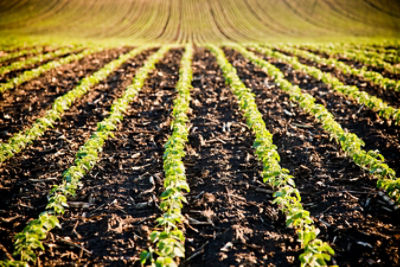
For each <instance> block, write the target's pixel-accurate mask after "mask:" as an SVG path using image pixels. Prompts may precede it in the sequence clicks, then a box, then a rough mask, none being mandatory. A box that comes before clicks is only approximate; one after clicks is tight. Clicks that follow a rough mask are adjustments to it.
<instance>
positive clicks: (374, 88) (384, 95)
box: [280, 51, 400, 108]
mask: <svg viewBox="0 0 400 267" xmlns="http://www.w3.org/2000/svg"><path fill="white" fill-rule="evenodd" d="M280 52H282V53H283V51H280ZM284 54H287V55H289V56H293V55H292V54H290V53H284ZM298 59H299V61H300V62H301V63H302V64H305V65H309V66H314V67H316V68H319V69H320V70H322V71H324V72H330V73H332V74H333V75H334V76H336V77H337V78H338V79H339V80H340V81H341V82H343V83H344V84H347V85H355V86H357V87H358V89H360V90H362V91H365V92H367V93H368V94H370V95H374V96H376V97H379V98H381V99H383V100H384V101H385V102H387V103H388V104H389V105H391V106H393V107H396V108H400V92H396V91H394V90H384V89H383V88H381V87H380V86H379V85H376V84H374V83H372V82H370V81H367V80H365V79H363V78H360V77H358V76H354V75H347V74H346V75H345V74H343V73H342V72H341V71H339V70H338V69H336V68H334V67H333V66H327V65H321V64H317V63H315V62H313V61H310V60H307V59H304V58H300V57H299V58H298Z"/></svg>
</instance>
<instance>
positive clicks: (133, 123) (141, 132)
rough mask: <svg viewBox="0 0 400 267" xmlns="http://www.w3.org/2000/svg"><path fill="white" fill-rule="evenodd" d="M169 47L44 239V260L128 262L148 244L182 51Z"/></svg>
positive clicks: (158, 212) (52, 262) (94, 262)
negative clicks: (58, 225) (59, 226)
mask: <svg viewBox="0 0 400 267" xmlns="http://www.w3.org/2000/svg"><path fill="white" fill-rule="evenodd" d="M181 54H182V53H181V51H180V50H174V51H172V52H169V53H168V54H167V55H166V57H165V58H164V59H163V60H162V61H161V62H160V63H159V64H157V65H156V70H155V71H154V72H153V73H152V74H151V75H150V77H149V79H148V80H147V82H146V85H145V86H144V88H143V89H142V90H141V91H140V93H139V94H138V96H137V97H136V99H135V100H134V102H133V103H132V104H131V106H130V109H129V111H128V114H127V115H126V116H125V118H124V120H123V122H122V125H121V126H120V127H119V129H118V131H117V132H116V134H115V138H113V139H111V140H109V141H107V142H106V145H105V148H104V151H103V153H102V155H101V161H100V162H99V163H98V164H97V165H96V167H95V168H94V169H93V170H92V171H91V172H90V174H89V175H87V176H86V177H85V178H84V179H83V181H82V182H83V187H82V189H81V190H79V192H78V194H77V196H76V198H75V199H73V200H72V201H70V203H71V204H72V205H71V208H70V210H69V211H68V212H67V213H66V214H65V216H64V218H63V219H62V221H61V224H62V230H56V231H53V233H52V235H51V238H49V239H48V240H47V241H46V247H49V248H50V249H49V250H48V252H47V253H46V254H45V255H42V256H41V258H40V259H41V261H42V262H46V264H57V265H74V263H78V264H79V265H84V264H100V265H104V264H105V265H110V266H118V265H125V266H126V265H132V264H133V263H134V262H135V261H137V260H138V258H139V254H140V252H141V251H142V250H144V249H146V248H147V237H148V235H149V234H150V232H151V231H152V230H153V229H154V227H155V219H156V216H159V215H160V211H159V209H158V208H157V207H158V199H159V196H160V194H161V192H162V190H163V183H162V181H163V180H164V175H163V172H162V170H163V165H162V155H163V152H164V144H165V143H166V141H167V138H168V136H169V135H170V134H171V129H170V122H171V119H172V118H171V111H172V101H173V99H174V98H175V94H176V93H175V84H176V82H177V81H178V70H179V63H180V57H181Z"/></svg>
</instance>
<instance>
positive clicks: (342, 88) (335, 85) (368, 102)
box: [252, 45, 400, 124]
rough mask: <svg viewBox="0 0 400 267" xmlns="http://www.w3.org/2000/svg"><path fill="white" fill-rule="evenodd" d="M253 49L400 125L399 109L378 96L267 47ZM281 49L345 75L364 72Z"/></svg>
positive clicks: (301, 51) (291, 50) (317, 57)
mask: <svg viewBox="0 0 400 267" xmlns="http://www.w3.org/2000/svg"><path fill="white" fill-rule="evenodd" d="M252 48H254V49H256V50H257V51H258V52H260V53H262V54H264V55H266V56H269V57H273V58H275V59H278V60H281V61H283V62H285V63H288V64H290V65H291V66H292V67H293V68H294V69H296V70H300V71H303V72H305V73H307V74H309V75H311V76H312V77H314V78H315V79H317V80H320V81H322V82H324V83H325V84H328V85H330V86H331V88H332V89H333V90H335V91H336V92H338V93H341V94H343V95H345V96H346V97H349V98H352V99H354V100H355V101H357V103H359V104H361V105H365V106H366V107H368V108H370V109H371V110H373V111H375V112H377V113H378V114H379V115H380V116H382V117H383V118H385V119H388V120H394V121H395V124H399V123H400V110H399V109H397V108H394V107H391V106H390V105H388V104H387V103H385V102H384V101H383V100H382V99H380V98H378V97H376V96H372V95H370V94H368V93H367V92H365V91H360V90H359V89H358V88H357V87H356V86H352V85H345V84H343V83H342V82H341V81H340V80H339V79H338V78H336V77H335V76H334V75H332V74H330V73H327V72H323V71H321V70H320V69H318V68H316V67H313V66H308V65H305V64H302V63H300V62H299V61H298V59H297V58H296V57H292V56H287V55H284V54H282V53H279V52H277V51H273V50H271V49H269V48H265V47H261V46H257V45H255V46H252ZM279 49H280V50H282V51H284V52H287V53H293V55H295V56H297V57H302V58H306V59H308V60H312V61H314V62H316V63H318V64H323V65H331V66H335V67H336V68H338V69H341V70H342V71H343V72H344V73H346V72H345V70H348V69H351V70H353V71H354V72H357V73H360V72H362V70H358V69H353V68H351V67H350V66H348V65H346V64H344V63H342V62H340V61H337V60H335V59H325V58H321V57H319V56H317V55H314V54H312V53H309V52H307V51H303V50H299V49H295V48H286V47H282V46H279ZM336 63H337V64H336ZM345 68H346V69H345ZM354 72H353V73H354Z"/></svg>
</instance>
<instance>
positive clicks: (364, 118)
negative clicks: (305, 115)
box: [269, 59, 400, 175]
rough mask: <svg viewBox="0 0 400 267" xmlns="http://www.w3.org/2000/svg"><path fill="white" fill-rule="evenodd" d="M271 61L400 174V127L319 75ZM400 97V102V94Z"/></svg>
mask: <svg viewBox="0 0 400 267" xmlns="http://www.w3.org/2000/svg"><path fill="white" fill-rule="evenodd" d="M269 61H270V62H271V63H273V64H274V65H275V66H276V67H278V68H280V69H281V71H283V73H284V74H285V77H286V78H287V79H288V80H289V81H290V82H292V83H294V84H298V85H299V86H300V88H302V89H304V90H306V91H307V92H308V93H310V94H311V95H312V96H314V97H315V98H316V99H317V101H318V102H319V103H321V104H323V105H324V106H326V107H327V109H328V110H329V111H330V112H331V113H332V114H333V115H334V116H335V119H336V121H337V122H339V123H340V124H341V125H342V126H343V127H344V128H346V129H348V130H349V131H351V132H353V133H355V134H357V135H358V136H359V137H360V138H361V139H362V140H363V141H364V142H365V144H366V146H365V148H366V150H375V149H378V150H379V151H380V153H381V154H382V155H383V156H384V157H385V159H386V162H387V163H388V164H389V166H390V167H391V168H393V169H394V170H395V171H396V173H398V174H399V175H400V144H399V140H400V127H398V126H396V125H391V124H390V123H389V122H387V121H385V120H381V119H380V118H379V117H378V115H377V114H376V113H375V112H373V111H371V110H369V109H368V108H364V107H363V106H360V105H359V104H357V103H356V102H353V101H351V100H350V99H346V97H344V96H342V95H341V94H338V93H335V92H333V91H332V90H330V89H329V87H328V86H327V85H326V84H324V83H322V82H320V81H317V80H316V79H315V78H313V77H310V76H308V75H304V74H303V73H301V72H299V71H294V70H293V69H292V68H291V67H290V66H289V65H287V64H283V63H280V62H277V61H274V60H272V59H270V60H269ZM398 100H399V102H400V98H399V99H398Z"/></svg>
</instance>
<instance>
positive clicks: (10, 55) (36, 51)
mask: <svg viewBox="0 0 400 267" xmlns="http://www.w3.org/2000/svg"><path fill="white" fill-rule="evenodd" d="M43 50H44V49H43V47H38V48H32V49H29V48H28V49H23V50H19V51H15V52H9V53H7V54H6V55H4V56H2V57H0V63H2V62H4V61H7V60H10V59H14V58H17V57H22V56H25V55H27V54H32V55H35V54H39V53H42V52H43Z"/></svg>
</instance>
